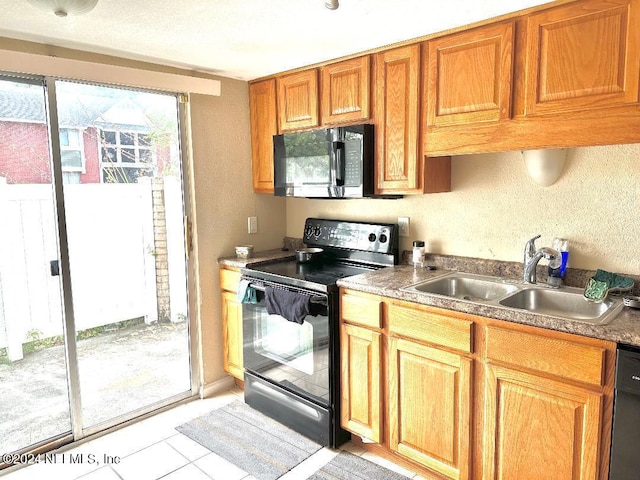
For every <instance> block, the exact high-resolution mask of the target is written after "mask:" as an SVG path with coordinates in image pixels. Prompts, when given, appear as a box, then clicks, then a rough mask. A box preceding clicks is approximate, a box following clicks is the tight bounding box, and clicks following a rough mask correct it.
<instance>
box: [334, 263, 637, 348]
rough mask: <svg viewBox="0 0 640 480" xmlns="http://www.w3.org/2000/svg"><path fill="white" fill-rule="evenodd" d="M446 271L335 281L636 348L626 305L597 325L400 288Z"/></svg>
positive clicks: (386, 272) (407, 270)
mask: <svg viewBox="0 0 640 480" xmlns="http://www.w3.org/2000/svg"><path fill="white" fill-rule="evenodd" d="M447 272H449V271H448V270H442V269H438V270H434V271H430V270H427V269H426V268H417V269H415V268H413V266H409V265H399V266H396V267H388V268H383V269H381V270H377V271H374V272H369V273H364V274H361V275H355V276H352V277H347V278H343V279H340V280H338V285H339V286H341V287H346V288H351V289H354V290H359V291H362V292H367V293H372V294H374V295H381V296H385V297H390V298H395V299H399V300H406V301H409V302H416V303H420V304H423V305H430V306H433V307H440V308H445V309H448V310H455V311H459V312H464V313H470V314H473V315H480V316H484V317H490V318H495V319H498V320H506V321H509V322H515V323H521V324H524V325H532V326H536V327H541V328H547V329H551V330H557V331H561V332H567V333H573V334H577V335H583V336H586V337H593V338H599V339H602V340H610V341H613V342H618V343H624V344H627V345H634V346H639V347H640V310H635V309H631V308H628V307H624V308H623V310H622V311H621V313H620V314H619V315H618V316H617V317H616V318H614V320H613V321H612V322H611V323H610V324H609V325H605V326H600V325H591V324H588V323H582V322H576V321H572V320H564V319H559V318H556V317H550V316H546V315H539V314H534V313H530V312H527V311H524V310H516V309H513V308H508V307H503V306H498V305H494V304H482V303H480V302H475V301H468V300H462V299H457V298H449V297H443V296H440V295H433V294H429V293H422V292H411V291H406V290H402V288H403V287H406V286H408V285H412V284H415V283H419V282H422V281H425V280H428V279H430V278H435V277H436V276H440V275H443V274H445V273H447Z"/></svg>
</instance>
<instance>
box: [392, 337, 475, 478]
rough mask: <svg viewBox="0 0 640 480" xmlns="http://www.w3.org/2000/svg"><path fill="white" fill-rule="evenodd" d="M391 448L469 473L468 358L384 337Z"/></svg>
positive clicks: (450, 472)
mask: <svg viewBox="0 0 640 480" xmlns="http://www.w3.org/2000/svg"><path fill="white" fill-rule="evenodd" d="M388 408H389V435H390V447H391V449H392V450H395V451H397V452H398V453H400V454H402V455H404V456H406V457H408V458H410V459H411V460H414V461H416V462H418V463H420V464H422V465H424V466H425V467H427V468H429V469H431V470H433V471H435V472H438V473H439V474H441V475H444V476H446V477H448V478H455V479H466V478H469V476H470V458H471V456H470V453H471V448H470V436H471V421H470V416H471V413H470V412H471V360H470V359H468V358H465V357H462V356H460V355H457V354H453V353H449V352H445V351H442V350H438V349H435V348H430V347H426V346H423V345H420V344H417V343H413V342H409V341H406V340H403V339H398V338H394V337H392V338H390V339H389V405H388Z"/></svg>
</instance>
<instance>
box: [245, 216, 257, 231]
mask: <svg viewBox="0 0 640 480" xmlns="http://www.w3.org/2000/svg"><path fill="white" fill-rule="evenodd" d="M247 223H248V226H249V233H258V217H249V218H248V222H247Z"/></svg>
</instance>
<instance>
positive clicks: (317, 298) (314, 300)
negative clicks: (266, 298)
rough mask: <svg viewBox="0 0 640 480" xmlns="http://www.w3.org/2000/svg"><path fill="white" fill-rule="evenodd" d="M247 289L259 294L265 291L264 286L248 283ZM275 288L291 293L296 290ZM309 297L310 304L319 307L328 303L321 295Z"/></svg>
mask: <svg viewBox="0 0 640 480" xmlns="http://www.w3.org/2000/svg"><path fill="white" fill-rule="evenodd" d="M249 288H253V289H254V290H258V291H259V292H264V291H265V287H264V285H260V284H256V283H250V284H249ZM277 288H281V289H283V290H290V291H292V292H295V291H296V290H293V289H289V288H286V287H277ZM301 293H302V292H301ZM309 296H310V297H311V299H310V302H311V303H319V304H321V305H329V302H328V301H327V297H325V296H321V295H309Z"/></svg>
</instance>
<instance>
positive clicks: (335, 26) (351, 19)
mask: <svg viewBox="0 0 640 480" xmlns="http://www.w3.org/2000/svg"><path fill="white" fill-rule="evenodd" d="M1 3H2V10H3V14H2V16H0V36H3V37H9V38H15V39H20V40H30V41H35V42H39V43H45V44H51V45H57V46H62V47H69V48H75V49H80V50H86V51H90V52H95V53H105V54H109V55H116V56H120V57H125V58H130V59H134V60H143V61H150V62H154V63H160V64H164V65H171V66H177V67H182V68H187V69H193V70H199V71H203V72H208V73H215V74H218V75H223V76H226V77H232V78H239V79H245V80H249V79H253V78H257V77H261V76H265V75H269V74H271V73H276V72H281V71H284V70H288V69H291V68H297V67H301V66H305V65H309V64H312V63H316V62H321V61H325V60H330V59H333V58H337V57H340V56H343V55H348V54H352V53H358V52H361V51H364V50H368V49H370V48H375V47H379V46H383V45H387V44H390V43H394V42H398V41H402V40H407V39H411V38H415V37H419V36H422V35H427V34H429V33H435V32H439V31H442V30H446V29H449V28H453V27H457V26H461V25H466V24H469V23H472V22H475V21H479V20H484V19H487V18H491V17H495V16H498V15H502V14H504V13H509V12H513V11H517V10H522V9H524V8H528V7H532V6H535V5H540V4H543V3H548V0H508V1H507V0H340V8H339V9H338V10H334V11H331V10H328V9H326V8H325V7H324V0H183V1H179V2H178V1H175V0H137V1H136V0H99V1H98V5H97V6H96V8H95V9H94V10H92V11H91V12H89V13H88V14H85V15H82V16H68V17H66V18H59V17H56V16H55V15H54V14H53V13H47V12H44V11H42V10H39V9H38V8H36V7H34V6H33V5H32V4H30V3H29V2H28V1H27V0H2V2H1Z"/></svg>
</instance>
